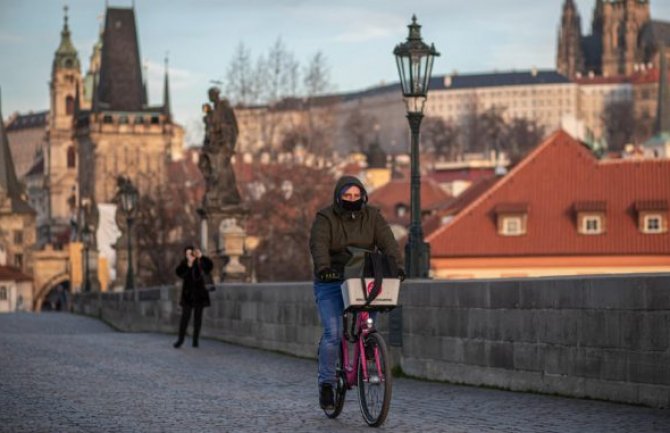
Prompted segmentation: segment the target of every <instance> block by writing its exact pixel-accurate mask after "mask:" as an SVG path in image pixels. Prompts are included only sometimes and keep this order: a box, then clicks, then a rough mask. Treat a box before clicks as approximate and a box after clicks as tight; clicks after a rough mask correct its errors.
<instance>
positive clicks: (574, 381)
mask: <svg viewBox="0 0 670 433" xmlns="http://www.w3.org/2000/svg"><path fill="white" fill-rule="evenodd" d="M178 293H179V289H178V288H174V287H170V288H167V287H163V288H153V289H145V290H139V291H137V292H135V293H133V292H131V293H118V294H113V293H106V294H88V295H80V296H77V297H76V299H75V310H76V311H77V312H79V313H84V314H89V315H95V316H98V317H101V318H102V319H103V320H105V321H107V322H109V323H110V324H112V325H113V326H116V327H117V328H119V329H121V330H124V331H159V332H167V333H176V329H177V323H178V320H179V316H178V314H179V312H178V307H177V306H176V303H175V299H177V295H178ZM313 299H314V297H313V293H312V286H311V284H309V283H277V284H254V285H249V284H230V285H229V284H225V285H223V286H220V287H219V288H218V289H217V291H216V292H215V293H213V294H212V307H211V308H208V309H207V310H206V314H205V319H204V325H203V336H205V337H212V338H217V339H221V340H224V341H228V342H232V343H237V344H244V345H247V346H253V347H258V348H262V349H268V350H278V351H282V352H286V353H290V354H293V355H298V356H306V357H315V356H316V345H317V342H318V340H319V336H320V332H321V331H320V326H319V322H318V317H317V314H316V309H315V306H314V300H313ZM401 304H402V308H399V309H396V310H395V311H394V312H393V313H391V315H384V316H383V317H382V318H381V319H380V328H381V330H382V331H383V332H384V333H385V335H386V337H387V338H388V340H387V341H389V343H390V345H391V347H392V349H393V355H394V361H395V363H396V364H397V365H399V366H400V367H402V370H403V371H404V372H405V373H406V374H409V375H411V376H415V377H420V378H426V379H431V380H444V381H449V382H455V383H464V384H471V385H484V386H493V387H500V388H504V389H512V390H520V391H533V392H542V393H550V394H560V395H567V396H574V397H588V398H596V399H604V400H612V401H619V402H625V403H634V404H644V405H649V406H654V407H670V367H669V366H670V275H666V274H664V275H635V276H607V277H562V278H536V279H519V280H488V281H486V280H472V281H426V282H407V283H406V284H404V285H403V289H402V292H401ZM389 316H391V317H389Z"/></svg>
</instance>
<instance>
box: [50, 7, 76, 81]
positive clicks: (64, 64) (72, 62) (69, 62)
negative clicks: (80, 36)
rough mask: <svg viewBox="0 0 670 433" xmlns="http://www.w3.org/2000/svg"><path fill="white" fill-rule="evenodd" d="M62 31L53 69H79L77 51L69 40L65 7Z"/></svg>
mask: <svg viewBox="0 0 670 433" xmlns="http://www.w3.org/2000/svg"><path fill="white" fill-rule="evenodd" d="M63 21H64V22H63V30H61V32H60V45H59V46H58V49H57V50H56V53H55V57H54V63H53V67H54V69H55V68H65V69H77V70H79V69H80V65H79V55H78V54H77V49H76V48H75V47H74V45H73V44H72V39H70V28H69V27H68V25H67V6H65V17H64V19H63Z"/></svg>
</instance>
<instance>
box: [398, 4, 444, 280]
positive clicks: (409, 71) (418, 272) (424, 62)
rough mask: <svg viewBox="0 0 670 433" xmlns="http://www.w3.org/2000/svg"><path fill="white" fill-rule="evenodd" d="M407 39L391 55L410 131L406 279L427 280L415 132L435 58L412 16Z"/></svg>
mask: <svg viewBox="0 0 670 433" xmlns="http://www.w3.org/2000/svg"><path fill="white" fill-rule="evenodd" d="M407 27H408V28H409V36H408V37H407V40H406V41H405V42H403V43H400V44H398V45H396V47H395V49H394V50H393V54H394V55H395V58H396V64H397V66H398V74H399V75H400V84H401V86H402V94H403V97H404V99H405V105H406V107H407V120H408V121H409V127H410V131H411V151H410V152H411V153H410V158H411V192H410V202H411V222H410V226H409V239H408V242H407V244H406V245H405V266H406V269H407V276H409V277H410V278H427V277H428V269H429V266H430V245H429V244H427V243H426V242H424V240H423V229H422V227H421V172H420V170H419V156H420V155H419V130H420V128H421V121H422V120H423V108H424V104H425V103H426V98H427V96H428V85H429V83H430V75H431V72H432V70H433V60H434V59H435V57H436V56H439V55H440V53H438V52H437V51H436V50H435V46H434V45H433V44H431V45H430V46H428V45H427V44H426V43H424V42H423V40H422V39H421V26H420V25H419V24H417V22H416V15H414V16H412V24H410V25H408V26H407Z"/></svg>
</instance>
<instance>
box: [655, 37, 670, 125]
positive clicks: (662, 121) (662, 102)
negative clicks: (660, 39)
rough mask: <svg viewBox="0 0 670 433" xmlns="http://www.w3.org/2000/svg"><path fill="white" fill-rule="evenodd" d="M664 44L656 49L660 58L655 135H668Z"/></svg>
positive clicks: (669, 89)
mask: <svg viewBox="0 0 670 433" xmlns="http://www.w3.org/2000/svg"><path fill="white" fill-rule="evenodd" d="M665 50H666V48H665V44H661V45H660V47H659V49H658V54H659V56H660V68H659V73H660V78H659V85H658V108H657V111H656V127H655V128H654V129H655V131H654V132H655V133H656V134H662V133H664V132H665V133H670V85H669V84H668V57H667V53H666V51H665Z"/></svg>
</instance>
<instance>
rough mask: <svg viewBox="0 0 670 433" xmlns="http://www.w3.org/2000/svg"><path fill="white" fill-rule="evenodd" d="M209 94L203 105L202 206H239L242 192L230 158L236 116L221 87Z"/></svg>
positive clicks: (233, 143)
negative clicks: (203, 184)
mask: <svg viewBox="0 0 670 433" xmlns="http://www.w3.org/2000/svg"><path fill="white" fill-rule="evenodd" d="M208 94H209V101H210V102H209V103H207V104H204V105H203V111H204V113H205V115H204V117H203V122H204V123H205V139H204V142H203V146H202V151H201V153H200V160H199V162H198V167H199V168H200V171H201V172H202V175H203V177H204V179H205V184H206V186H207V190H206V192H205V197H204V198H203V208H205V209H208V208H218V207H221V206H237V205H239V204H240V201H241V200H240V193H239V192H238V190H237V182H236V180H235V171H234V170H233V166H232V164H231V162H230V159H231V158H232V157H233V155H234V154H235V143H236V142H237V135H238V129H237V119H236V118H235V112H234V111H233V108H232V107H231V106H230V103H229V102H228V100H227V99H223V100H222V99H220V97H219V89H217V88H216V87H212V88H210V89H209V92H208Z"/></svg>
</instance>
